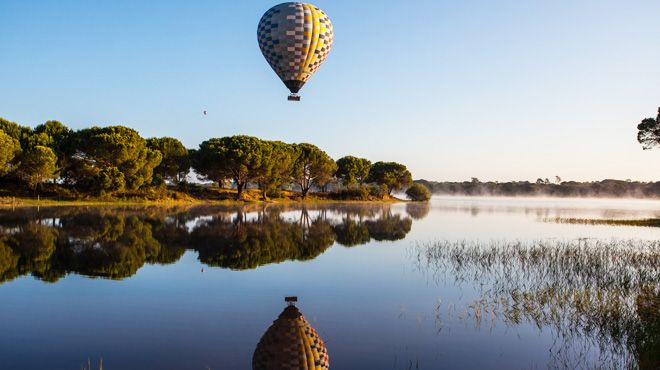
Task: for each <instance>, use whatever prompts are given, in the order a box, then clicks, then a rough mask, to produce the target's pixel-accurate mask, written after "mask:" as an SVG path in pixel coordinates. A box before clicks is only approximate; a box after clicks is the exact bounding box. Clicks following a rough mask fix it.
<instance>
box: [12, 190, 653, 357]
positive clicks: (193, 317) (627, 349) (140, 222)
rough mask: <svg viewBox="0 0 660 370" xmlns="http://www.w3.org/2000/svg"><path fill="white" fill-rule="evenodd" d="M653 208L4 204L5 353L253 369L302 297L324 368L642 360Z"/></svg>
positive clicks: (441, 203) (562, 203)
mask: <svg viewBox="0 0 660 370" xmlns="http://www.w3.org/2000/svg"><path fill="white" fill-rule="evenodd" d="M658 217H660V203H658V202H648V201H644V202H642V201H627V200H594V201H587V200H552V199H550V200H547V199H504V198H482V199H476V198H437V199H434V200H433V201H432V202H431V203H430V204H429V205H417V204H394V205H381V204H378V205H376V204H374V205H352V204H351V205H314V206H307V207H301V206H291V205H290V206H272V205H269V206H261V205H259V206H246V207H193V208H183V207H178V208H157V207H122V208H117V207H101V208H99V207H57V208H40V209H38V208H21V209H15V210H11V209H2V210H0V281H1V283H0V302H1V304H0V326H1V327H2V331H0V367H1V368H2V369H5V368H6V369H17V370H18V369H43V368H52V369H79V368H81V366H82V365H84V364H86V363H87V360H88V359H90V360H91V362H92V363H93V364H97V363H98V361H99V359H101V358H103V363H104V369H145V368H153V369H209V368H210V369H249V368H251V359H252V353H253V351H254V348H255V346H256V344H257V342H258V341H259V338H260V337H261V335H262V334H263V333H264V331H265V330H266V329H267V328H268V326H269V325H270V324H271V323H272V321H273V320H274V319H275V318H276V317H277V315H278V314H279V313H280V311H281V310H282V308H283V306H284V303H283V297H284V296H288V295H296V296H298V297H299V300H300V302H299V304H298V306H299V308H300V310H301V311H302V312H303V314H305V316H306V317H307V319H308V321H309V322H310V323H311V324H312V325H313V326H314V327H315V328H316V330H317V331H318V332H319V334H320V336H321V337H322V338H323V339H324V340H325V342H326V345H327V348H328V351H329V354H330V364H331V368H332V369H474V368H493V369H529V368H548V367H557V368H564V367H569V368H578V367H583V368H593V367H602V368H625V367H633V368H635V367H642V368H644V367H646V368H653V366H655V364H657V361H658V358H659V357H658V354H659V352H660V340H659V335H660V326H659V316H660V315H659V314H658V312H659V311H660V259H659V257H660V242H659V241H658V240H659V239H660V238H659V236H660V230H658V229H657V228H651V227H634V226H612V225H589V224H567V223H557V222H554V221H553V220H556V219H558V218H559V219H561V218H579V219H594V218H595V219H638V218H639V219H641V218H658Z"/></svg>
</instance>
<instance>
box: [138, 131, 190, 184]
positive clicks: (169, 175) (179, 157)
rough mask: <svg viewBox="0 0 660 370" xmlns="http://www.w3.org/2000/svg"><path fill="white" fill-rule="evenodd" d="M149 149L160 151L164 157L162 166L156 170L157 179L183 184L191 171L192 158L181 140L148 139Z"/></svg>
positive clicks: (166, 138) (168, 138)
mask: <svg viewBox="0 0 660 370" xmlns="http://www.w3.org/2000/svg"><path fill="white" fill-rule="evenodd" d="M147 147H148V148H149V149H151V150H157V151H159V152H160V154H161V156H162V160H161V162H160V164H159V165H158V166H156V168H154V175H155V176H156V177H158V178H161V179H167V180H171V181H175V182H181V181H183V180H184V179H185V178H186V175H187V174H188V171H189V170H190V157H189V156H188V149H186V147H185V146H183V144H182V143H181V142H180V141H179V140H177V139H175V138H171V137H161V138H156V137H154V138H150V139H147Z"/></svg>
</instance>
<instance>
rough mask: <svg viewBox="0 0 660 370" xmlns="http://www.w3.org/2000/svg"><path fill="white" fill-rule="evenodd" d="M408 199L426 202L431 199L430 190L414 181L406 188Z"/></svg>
mask: <svg viewBox="0 0 660 370" xmlns="http://www.w3.org/2000/svg"><path fill="white" fill-rule="evenodd" d="M406 195H407V196H408V199H411V200H414V201H415V202H426V201H428V200H429V199H431V191H430V190H429V189H428V188H427V187H426V186H424V185H422V184H418V183H414V184H412V185H411V186H410V187H409V188H408V190H406Z"/></svg>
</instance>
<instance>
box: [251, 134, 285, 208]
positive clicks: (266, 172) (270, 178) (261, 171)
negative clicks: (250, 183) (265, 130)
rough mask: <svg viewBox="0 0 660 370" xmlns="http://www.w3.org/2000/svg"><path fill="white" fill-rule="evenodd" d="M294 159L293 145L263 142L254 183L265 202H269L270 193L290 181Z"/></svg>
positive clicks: (279, 142)
mask: <svg viewBox="0 0 660 370" xmlns="http://www.w3.org/2000/svg"><path fill="white" fill-rule="evenodd" d="M293 159H294V157H293V147H292V146H291V145H289V144H286V143H283V142H281V141H261V164H260V166H259V168H257V170H256V173H255V178H254V181H255V182H256V183H257V184H258V185H259V189H261V192H262V197H263V200H268V192H270V191H273V190H275V189H277V188H278V187H280V186H281V185H282V184H283V183H285V182H286V181H287V180H288V177H289V174H290V172H291V165H292V163H293Z"/></svg>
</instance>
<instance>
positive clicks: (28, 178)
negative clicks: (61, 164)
mask: <svg viewBox="0 0 660 370" xmlns="http://www.w3.org/2000/svg"><path fill="white" fill-rule="evenodd" d="M20 161H21V163H20V165H19V166H18V168H17V169H16V173H17V175H18V177H19V178H20V179H21V180H23V181H25V182H26V183H27V184H28V185H29V186H30V187H31V188H32V189H33V190H37V187H38V186H39V185H41V184H42V183H44V182H45V181H47V180H50V179H53V178H55V177H56V176H57V174H56V172H57V156H56V155H55V152H53V150H52V149H51V148H49V147H46V146H41V145H37V146H35V147H34V148H31V149H29V150H26V151H24V152H23V154H22V155H21V158H20Z"/></svg>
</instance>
